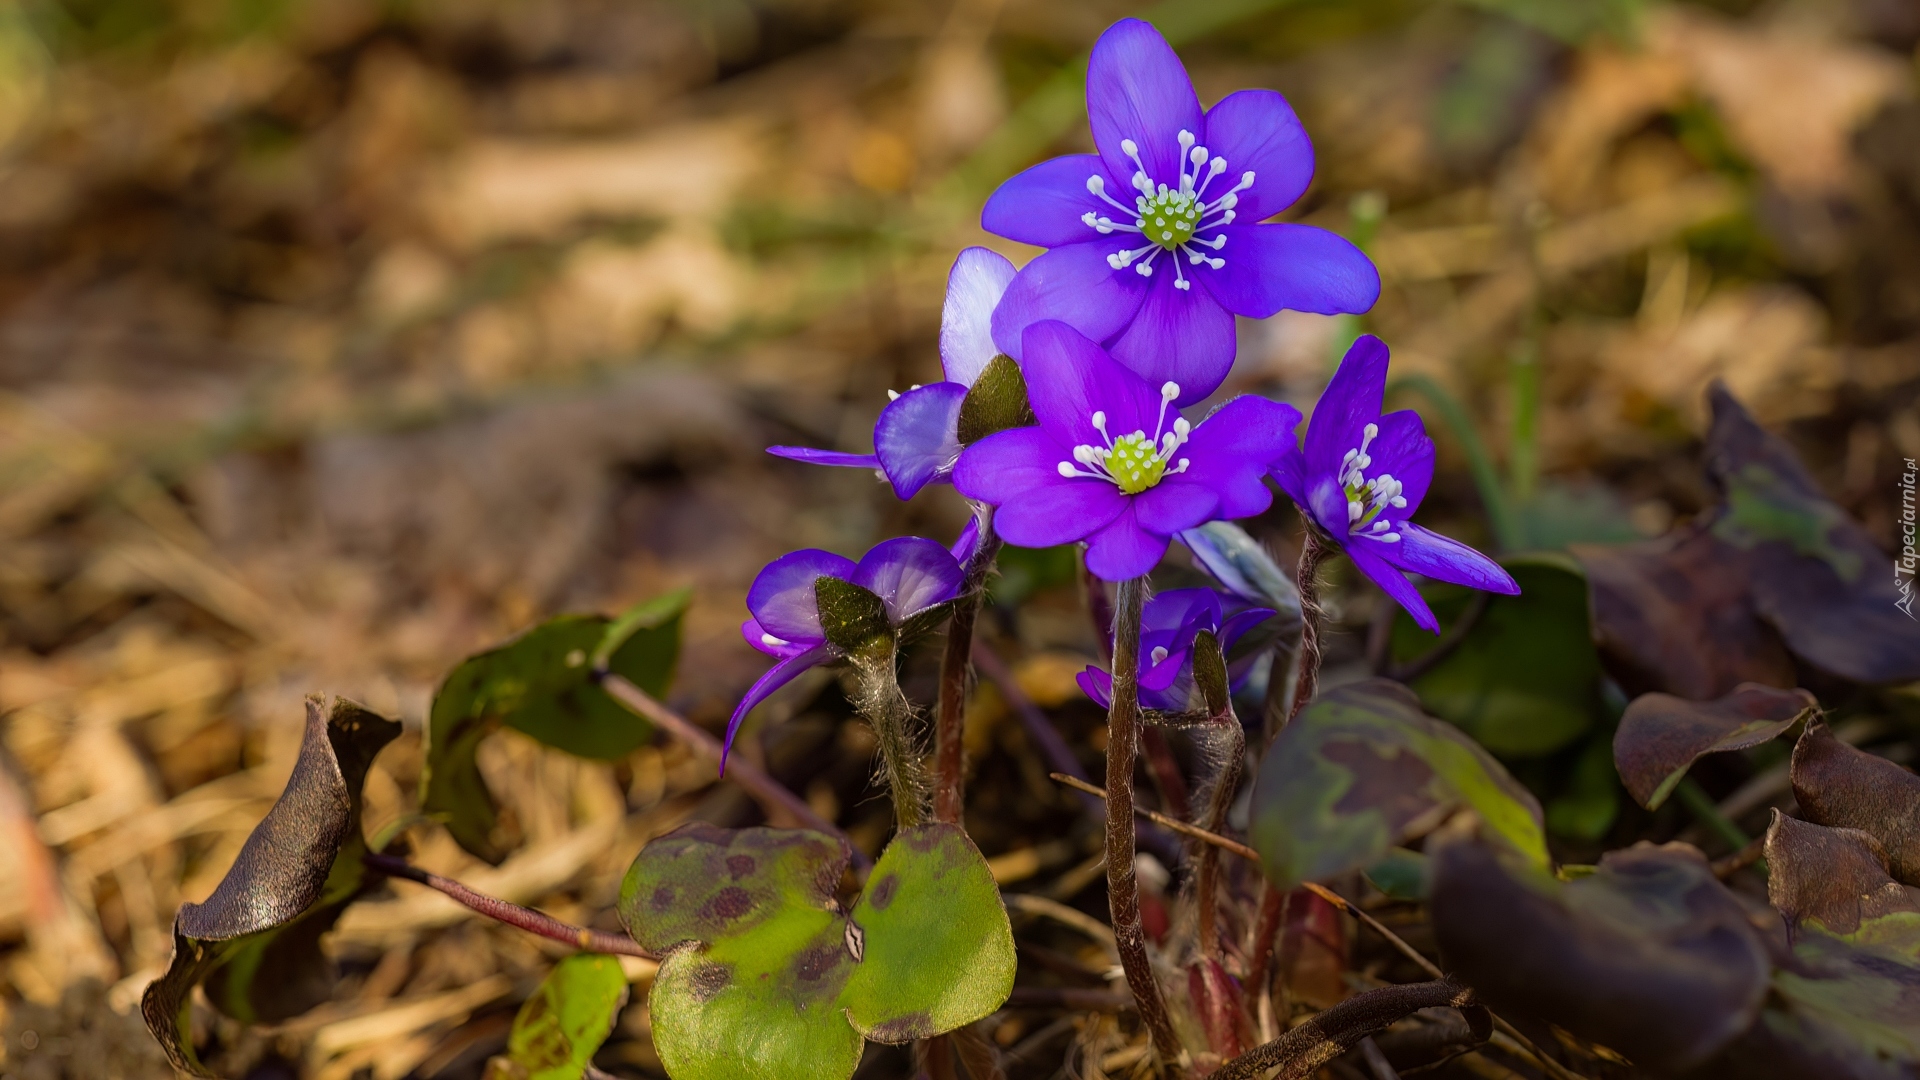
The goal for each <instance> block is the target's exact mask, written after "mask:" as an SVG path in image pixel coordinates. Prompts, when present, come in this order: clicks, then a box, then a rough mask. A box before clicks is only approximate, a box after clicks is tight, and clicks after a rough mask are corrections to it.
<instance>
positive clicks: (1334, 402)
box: [1306, 334, 1388, 524]
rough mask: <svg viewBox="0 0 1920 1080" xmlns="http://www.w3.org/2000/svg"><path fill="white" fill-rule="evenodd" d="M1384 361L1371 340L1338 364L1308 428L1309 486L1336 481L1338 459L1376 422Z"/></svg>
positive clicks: (1365, 338)
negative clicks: (1328, 478) (1319, 482)
mask: <svg viewBox="0 0 1920 1080" xmlns="http://www.w3.org/2000/svg"><path fill="white" fill-rule="evenodd" d="M1387 359H1388V354H1387V346H1386V343H1385V342H1383V341H1381V340H1380V339H1379V338H1377V337H1374V336H1373V335H1372V334H1363V335H1361V337H1360V339H1359V340H1357V341H1355V342H1354V343H1353V347H1352V348H1349V349H1348V350H1347V355H1346V356H1345V357H1344V358H1342V359H1341V361H1340V368H1339V370H1337V371H1335V372H1334V373H1333V379H1332V380H1331V381H1329V382H1328V383H1327V388H1326V390H1325V391H1323V392H1322V393H1321V395H1320V401H1319V403H1318V404H1316V405H1314V407H1313V419H1312V420H1310V421H1308V422H1307V439H1306V475H1307V476H1308V477H1309V482H1310V483H1311V482H1313V481H1314V480H1317V479H1319V478H1320V477H1330V478H1332V477H1337V475H1338V473H1339V469H1340V461H1341V459H1342V458H1343V457H1345V456H1346V453H1347V451H1349V450H1355V449H1358V448H1359V446H1360V430H1361V429H1362V428H1364V427H1366V426H1367V425H1368V424H1370V423H1373V422H1374V421H1376V420H1377V419H1378V418H1379V416H1380V401H1381V399H1382V398H1383V397H1385V396H1386V390H1387ZM1322 524H1325V523H1324V522H1323V523H1322Z"/></svg>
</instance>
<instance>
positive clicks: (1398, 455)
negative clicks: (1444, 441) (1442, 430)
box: [1363, 409, 1433, 522]
mask: <svg viewBox="0 0 1920 1080" xmlns="http://www.w3.org/2000/svg"><path fill="white" fill-rule="evenodd" d="M1374 423H1375V424H1377V425H1379V430H1380V433H1379V434H1378V435H1375V436H1374V437H1373V441H1372V442H1371V443H1369V444H1368V445H1367V456H1368V457H1370V458H1372V459H1373V464H1371V465H1369V466H1368V467H1367V469H1366V476H1367V478H1368V479H1369V480H1371V479H1372V478H1374V477H1376V476H1380V475H1388V476H1392V477H1393V478H1394V479H1395V480H1398V481H1400V497H1401V498H1403V499H1405V500H1407V505H1406V506H1404V507H1396V508H1394V509H1392V510H1388V511H1385V513H1386V514H1387V515H1388V516H1389V517H1391V518H1392V519H1393V520H1394V521H1395V522H1399V521H1402V520H1404V519H1406V518H1409V517H1412V516H1413V512H1414V511H1415V510H1418V509H1420V500H1422V499H1424V498H1426V497H1427V487H1428V485H1430V484H1432V483H1433V440H1432V439H1430V438H1428V437H1427V426H1426V424H1425V423H1423V422H1422V421H1421V419H1420V414H1419V413H1417V412H1414V411H1413V410H1412V409H1401V410H1400V411H1398V412H1390V413H1388V414H1386V415H1385V416H1382V417H1381V418H1380V419H1378V420H1376V421H1374ZM1363 434H1364V431H1363Z"/></svg>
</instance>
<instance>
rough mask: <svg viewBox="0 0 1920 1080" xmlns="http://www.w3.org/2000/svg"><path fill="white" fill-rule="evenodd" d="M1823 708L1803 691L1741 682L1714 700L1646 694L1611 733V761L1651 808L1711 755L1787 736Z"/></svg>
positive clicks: (1636, 796)
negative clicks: (1799, 723)
mask: <svg viewBox="0 0 1920 1080" xmlns="http://www.w3.org/2000/svg"><path fill="white" fill-rule="evenodd" d="M1818 708H1819V703H1818V702H1816V701H1815V700H1814V699H1813V695H1812V694H1809V693H1807V692H1806V691H1805V690H1776V689H1774V688H1772V687H1769V686H1760V685H1757V684H1754V683H1742V684H1741V685H1740V686H1739V687H1737V688H1736V689H1735V690H1734V691H1733V693H1731V694H1728V695H1726V696H1725V697H1722V698H1719V699H1718V700H1715V701H1688V700H1686V699H1685V698H1677V697H1674V696H1672V695H1671V694H1642V695H1641V696H1640V697H1637V698H1635V699H1633V702H1632V704H1630V705H1628V706H1627V711H1626V713H1625V715H1623V716H1621V717H1620V726H1619V728H1618V729H1617V730H1615V732H1614V735H1613V761H1614V765H1615V766H1616V767H1617V768H1618V769H1619V770H1620V780H1621V782H1622V783H1624V784H1625V785H1626V786H1627V790H1628V791H1629V792H1631V793H1632V794H1633V797H1634V800H1635V801H1636V802H1638V803H1639V804H1640V805H1641V806H1644V807H1646V808H1647V809H1649V810H1651V809H1653V808H1655V807H1657V806H1659V805H1660V804H1661V803H1663V802H1666V801H1667V796H1669V795H1671V794H1673V789H1674V787H1675V786H1676V785H1677V784H1679V783H1680V778H1681V777H1683V776H1685V775H1686V774H1687V769H1688V768H1689V767H1691V766H1692V765H1693V763H1694V762H1695V761H1698V760H1700V758H1702V757H1704V756H1705V755H1707V754H1719V753H1725V752H1727V751H1729V750H1745V749H1748V748H1750V747H1754V746H1759V745H1760V744H1761V743H1764V742H1766V741H1768V740H1770V739H1773V738H1777V737H1778V736H1780V735H1782V734H1784V733H1785V732H1786V731H1787V729H1789V728H1791V727H1793V725H1794V724H1796V723H1798V722H1800V721H1801V720H1802V719H1804V718H1806V717H1807V716H1809V715H1811V714H1812V713H1813V712H1814V711H1815V710H1816V709H1818Z"/></svg>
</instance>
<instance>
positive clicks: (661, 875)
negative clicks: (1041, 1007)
mask: <svg viewBox="0 0 1920 1080" xmlns="http://www.w3.org/2000/svg"><path fill="white" fill-rule="evenodd" d="M847 860H848V850H847V848H846V847H845V845H844V843H843V842H839V841H836V840H834V839H832V838H829V837H826V836H824V835H822V834H819V833H813V832H806V831H801V830H786V829H743V830H739V831H732V830H726V829H718V828H714V827H712V826H708V825H699V824H695V825H688V826H683V827H682V828H680V829H677V830H675V831H674V832H671V833H668V834H667V835H666V836H663V837H661V838H660V839H658V840H655V841H654V842H653V843H651V844H649V845H647V847H646V848H645V849H644V850H642V851H641V853H640V857H639V858H638V859H636V860H634V864H633V867H632V868H631V869H630V870H629V871H628V872H627V877H626V880H625V882H624V883H623V884H622V886H621V890H620V914H621V918H622V919H623V920H624V921H625V922H626V925H627V928H628V930H629V931H630V932H631V933H632V934H633V936H634V939H635V940H636V941H639V942H640V943H641V944H642V945H644V946H646V947H648V948H650V949H657V950H660V951H663V952H666V953H667V958H666V960H665V962H664V963H663V964H662V965H661V969H660V974H659V976H658V978H657V979H656V980H655V982H654V987H653V992H652V995H651V997H650V999H649V1003H648V1007H649V1009H650V1011H651V1015H652V1017H653V1035H654V1045H655V1046H656V1047H657V1048H658V1049H659V1052H660V1057H661V1061H662V1062H664V1063H665V1064H666V1066H667V1068H668V1070H669V1071H670V1072H671V1073H672V1074H673V1076H674V1077H675V1078H676V1080H721V1078H726V1080H734V1078H739V1077H750V1078H753V1080H803V1078H804V1080H811V1078H815V1077H819V1078H829V1080H830V1078H834V1077H847V1076H851V1075H852V1074H853V1070H854V1067H855V1066H856V1065H858V1064H859V1060H860V1054H861V1048H862V1046H863V1044H864V1041H865V1040H866V1039H873V1040H875V1041H877V1042H888V1043H900V1042H907V1041H910V1040H913V1039H919V1038H926V1037H927V1036H930V1035H935V1034H939V1033H940V1032H944V1031H951V1030H953V1029H954V1028H957V1027H960V1026H962V1025H965V1024H968V1023H971V1022H973V1021H974V1020H978V1019H979V1018H981V1017H983V1016H986V1015H987V1014H988V1013H991V1012H992V1011H993V1010H994V1009H996V1008H998V1007H999V1006H1000V1004H1001V1003H1002V1002H1004V1001H1005V1000H1006V998H1007V995H1008V994H1009V993H1010V992H1011V990H1012V987H1013V969H1014V953H1013V936H1012V931H1011V928H1010V926H1009V924H1008V922H1007V914H1006V908H1005V907H1004V906H1003V905H1002V903H1001V901H1000V893H999V890H998V888H997V887H996V886H995V885H994V883H993V875H992V873H991V871H989V870H988V868H987V864H986V860H985V859H983V858H981V856H980V853H979V852H978V851H977V850H976V849H975V848H974V847H973V843H972V841H970V840H968V839H967V837H966V834H965V833H964V832H962V831H961V830H960V829H959V828H957V827H955V826H952V825H927V826H921V827H919V828H915V829H909V830H906V831H905V832H902V833H901V834H900V835H898V836H896V837H895V838H894V841H893V843H892V844H890V845H888V847H887V850H886V851H885V852H884V853H882V854H881V856H880V860H879V862H878V863H876V864H875V865H874V868H873V871H872V873H871V874H870V876H869V878H868V882H867V888H866V890H865V891H864V892H863V893H862V895H861V896H860V898H859V900H858V901H857V902H856V903H855V904H854V905H853V907H852V910H851V911H850V912H848V911H844V910H843V909H842V908H841V906H840V905H839V904H838V903H837V902H836V899H835V890H836V887H837V885H838V883H839V881H840V879H841V876H842V874H843V873H844V871H845V869H846V865H847Z"/></svg>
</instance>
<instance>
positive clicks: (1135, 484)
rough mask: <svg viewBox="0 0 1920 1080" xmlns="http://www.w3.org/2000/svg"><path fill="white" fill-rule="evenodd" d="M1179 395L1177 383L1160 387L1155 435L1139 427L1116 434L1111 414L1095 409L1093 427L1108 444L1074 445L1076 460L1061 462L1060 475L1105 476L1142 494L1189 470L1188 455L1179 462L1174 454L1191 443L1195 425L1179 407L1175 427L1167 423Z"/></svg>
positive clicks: (1125, 491) (1129, 492) (1132, 492)
mask: <svg viewBox="0 0 1920 1080" xmlns="http://www.w3.org/2000/svg"><path fill="white" fill-rule="evenodd" d="M1179 396H1180V386H1179V384H1177V383H1165V384H1163V385H1162V386H1161V387H1160V418H1159V419H1158V420H1156V421H1155V422H1154V425H1153V434H1151V435H1149V434H1147V433H1146V432H1145V431H1135V432H1133V433H1131V434H1128V435H1121V436H1118V437H1115V436H1114V435H1113V433H1112V432H1109V431H1108V430H1107V414H1106V413H1105V412H1104V411H1097V412H1095V413H1094V414H1093V416H1092V417H1091V418H1090V419H1091V421H1092V423H1093V430H1095V431H1097V432H1099V433H1100V441H1101V442H1102V443H1104V444H1105V445H1104V446H1093V445H1091V444H1087V443H1083V444H1081V445H1079V446H1076V447H1074V448H1073V461H1063V462H1061V463H1060V475H1061V476H1064V477H1067V478H1068V479H1070V480H1071V479H1074V478H1078V477H1083V478H1085V479H1088V480H1105V481H1107V482H1108V483H1110V484H1112V485H1113V486H1115V487H1117V488H1119V489H1120V491H1121V493H1122V494H1126V495H1138V494H1140V493H1141V492H1143V491H1145V490H1147V489H1148V488H1150V487H1152V486H1154V485H1155V484H1158V483H1159V482H1160V481H1161V479H1162V478H1164V477H1167V476H1171V475H1174V474H1176V473H1183V472H1186V471H1187V465H1188V464H1189V463H1188V461H1187V459H1186V458H1181V459H1179V461H1178V462H1177V463H1175V462H1174V455H1175V454H1177V453H1179V451H1180V448H1181V447H1182V446H1185V445H1186V444H1187V438H1188V436H1190V435H1191V434H1192V433H1193V425H1191V424H1189V423H1187V418H1186V417H1184V416H1181V415H1180V413H1179V412H1178V411H1175V412H1174V414H1173V425H1172V427H1168V425H1167V406H1169V405H1171V404H1173V402H1174V399H1176V398H1178V397H1179ZM1076 463H1077V464H1076ZM1169 464H1172V465H1173V467H1172V468H1171V469H1169V468H1168V467H1167V466H1168V465H1169Z"/></svg>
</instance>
